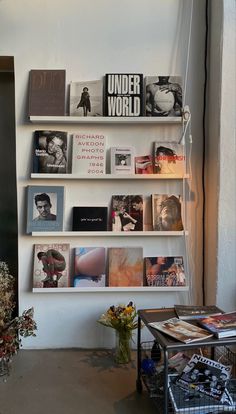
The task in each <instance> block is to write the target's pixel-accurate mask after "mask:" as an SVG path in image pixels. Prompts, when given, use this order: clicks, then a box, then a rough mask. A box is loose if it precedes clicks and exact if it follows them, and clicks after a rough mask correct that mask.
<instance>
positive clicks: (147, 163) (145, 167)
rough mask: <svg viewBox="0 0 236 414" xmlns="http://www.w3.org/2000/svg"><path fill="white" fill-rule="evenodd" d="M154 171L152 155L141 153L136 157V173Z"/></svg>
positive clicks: (150, 172) (151, 172)
mask: <svg viewBox="0 0 236 414" xmlns="http://www.w3.org/2000/svg"><path fill="white" fill-rule="evenodd" d="M153 172H154V171H153V162H152V156H151V155H139V156H137V157H135V174H153Z"/></svg>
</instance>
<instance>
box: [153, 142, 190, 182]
mask: <svg viewBox="0 0 236 414" xmlns="http://www.w3.org/2000/svg"><path fill="white" fill-rule="evenodd" d="M153 155H154V173H155V174H176V175H181V176H183V175H184V173H185V155H184V146H183V145H182V144H178V143H177V142H154V154H153Z"/></svg>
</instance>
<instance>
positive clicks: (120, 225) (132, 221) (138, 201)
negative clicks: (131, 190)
mask: <svg viewBox="0 0 236 414" xmlns="http://www.w3.org/2000/svg"><path fill="white" fill-rule="evenodd" d="M111 219H112V231H142V230H143V196H142V195H113V196H112V202H111Z"/></svg>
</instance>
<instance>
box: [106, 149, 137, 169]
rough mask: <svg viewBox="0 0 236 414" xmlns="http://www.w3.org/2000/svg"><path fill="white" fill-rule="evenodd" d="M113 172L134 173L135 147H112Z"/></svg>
mask: <svg viewBox="0 0 236 414" xmlns="http://www.w3.org/2000/svg"><path fill="white" fill-rule="evenodd" d="M110 165H111V174H134V147H111V148H110Z"/></svg>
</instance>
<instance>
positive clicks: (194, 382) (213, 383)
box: [177, 321, 232, 401]
mask: <svg viewBox="0 0 236 414" xmlns="http://www.w3.org/2000/svg"><path fill="white" fill-rule="evenodd" d="M182 322H183V321H182ZM231 369H232V366H231V365H223V364H221V363H220V362H218V361H214V360H212V359H209V358H206V357H204V356H202V355H198V354H193V356H192V358H191V359H190V361H189V362H188V363H187V365H186V366H185V368H184V369H183V371H182V373H181V375H180V376H179V378H178V380H177V383H178V385H180V386H181V387H183V388H184V389H189V388H195V389H196V388H197V389H198V390H199V391H200V392H202V393H203V394H206V395H209V396H211V397H213V398H215V399H216V400H218V401H220V400H221V398H222V396H223V394H224V392H225V389H226V386H227V383H228V381H229V379H230V377H231Z"/></svg>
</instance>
